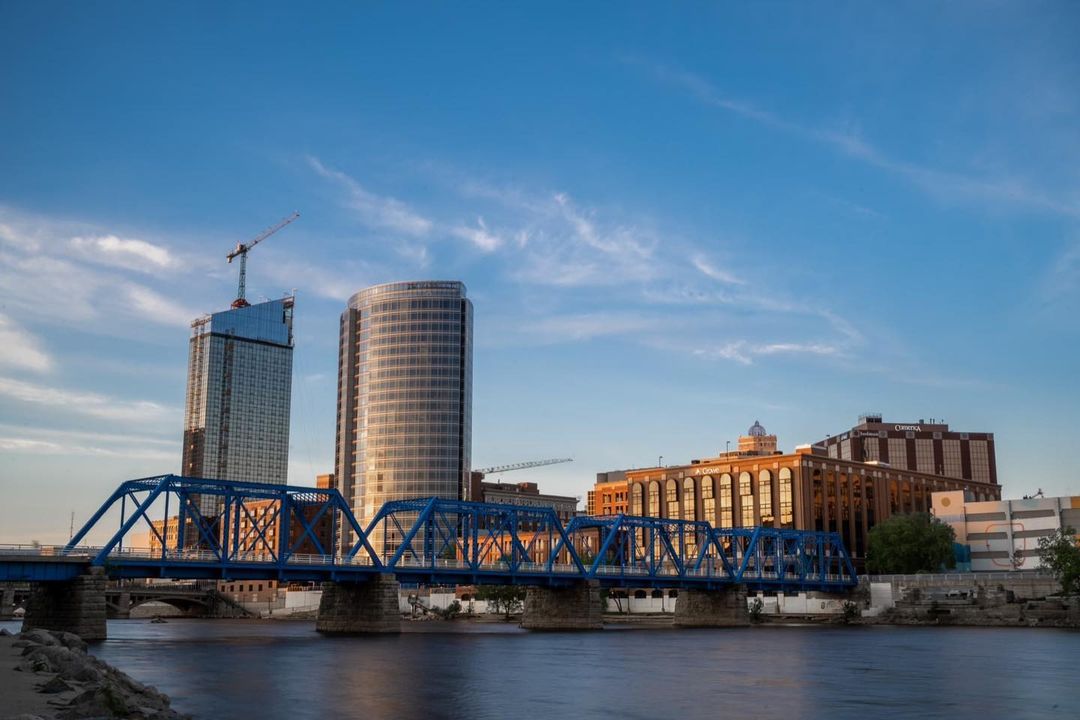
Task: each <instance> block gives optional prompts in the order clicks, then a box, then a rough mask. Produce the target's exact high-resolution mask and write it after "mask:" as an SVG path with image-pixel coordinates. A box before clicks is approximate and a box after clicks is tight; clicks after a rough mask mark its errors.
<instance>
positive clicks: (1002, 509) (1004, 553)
mask: <svg viewBox="0 0 1080 720" xmlns="http://www.w3.org/2000/svg"><path fill="white" fill-rule="evenodd" d="M932 503H933V513H934V515H935V516H936V517H937V518H938V519H939V520H941V521H942V522H944V523H947V524H948V525H950V526H952V529H953V531H954V532H955V533H956V542H957V543H958V544H959V545H960V546H962V547H963V548H964V549H965V551H964V552H963V553H959V555H960V557H958V561H959V562H958V564H959V565H960V567H958V568H957V569H958V570H973V571H990V570H996V571H1002V570H1034V569H1036V568H1038V567H1039V539H1040V538H1044V537H1049V536H1050V535H1052V534H1054V533H1055V532H1056V531H1057V530H1058V529H1059V528H1072V529H1073V530H1074V531H1077V530H1080V495H1073V496H1069V497H1050V498H1048V497H1031V498H1023V499H1020V500H983V501H979V500H976V499H975V497H973V496H972V494H971V493H969V492H965V491H963V490H952V491H947V492H936V493H933V495H932ZM965 566H966V567H965Z"/></svg>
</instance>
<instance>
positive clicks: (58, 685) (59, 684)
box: [38, 675, 75, 695]
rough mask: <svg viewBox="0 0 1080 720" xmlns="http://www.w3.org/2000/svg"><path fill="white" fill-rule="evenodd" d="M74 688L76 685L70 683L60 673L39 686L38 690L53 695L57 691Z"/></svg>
mask: <svg viewBox="0 0 1080 720" xmlns="http://www.w3.org/2000/svg"><path fill="white" fill-rule="evenodd" d="M74 689H75V688H74V687H72V686H71V685H68V684H67V683H66V682H64V680H63V679H62V678H61V677H60V676H59V675H57V676H56V677H54V678H53V679H52V680H50V681H49V682H47V683H45V684H44V685H42V686H41V687H39V688H38V692H39V693H46V694H48V695H53V694H56V693H62V692H67V691H69V690H74Z"/></svg>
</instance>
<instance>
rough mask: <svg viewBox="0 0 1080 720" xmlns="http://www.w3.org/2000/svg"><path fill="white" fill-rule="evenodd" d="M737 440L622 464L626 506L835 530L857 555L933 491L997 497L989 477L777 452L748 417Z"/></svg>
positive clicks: (651, 512)
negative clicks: (706, 451)
mask: <svg viewBox="0 0 1080 720" xmlns="http://www.w3.org/2000/svg"><path fill="white" fill-rule="evenodd" d="M739 446H740V449H739V450H736V451H732V452H727V453H721V454H719V455H717V456H716V457H713V458H708V459H703V460H692V461H691V462H690V463H689V464H688V465H677V466H669V467H654V468H640V469H636V470H627V471H626V476H627V481H628V484H629V491H630V514H632V515H644V516H649V517H665V518H679V519H689V520H705V521H707V522H709V523H711V524H712V525H714V526H716V527H756V526H763V527H775V528H791V529H800V530H823V531H831V532H837V533H840V535H841V537H842V538H843V540H844V544H845V545H846V547H847V548H848V550H849V552H851V553H852V555H853V556H854V557H855V558H856V559H861V558H863V557H864V556H865V553H866V536H867V533H868V532H869V530H870V528H871V527H873V526H874V525H875V524H876V523H878V522H881V521H882V520H884V519H886V518H887V517H889V516H890V515H893V514H896V513H908V512H929V511H930V509H931V505H932V502H931V494H932V493H934V492H939V491H944V490H964V491H967V492H968V493H970V496H971V497H972V498H976V499H979V500H996V499H999V498H1000V497H1001V488H1000V487H999V486H998V485H996V484H993V483H989V482H975V481H965V480H962V479H956V478H948V477H943V476H939V475H930V474H926V473H919V472H912V471H909V470H897V469H894V468H889V467H887V466H883V465H880V464H872V463H861V462H854V461H850V460H839V459H837V458H830V457H829V456H828V451H827V450H826V448H825V447H824V446H822V445H815V446H810V445H804V446H800V447H798V448H796V449H795V451H794V452H792V453H783V452H780V451H779V450H776V437H775V436H773V435H769V434H768V433H766V431H765V429H764V428H763V427H761V425H760V424H759V423H756V422H755V423H754V427H752V428H751V429H750V431H749V432H748V433H747V435H745V436H743V437H742V438H740V442H739Z"/></svg>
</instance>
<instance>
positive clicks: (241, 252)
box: [225, 212, 300, 308]
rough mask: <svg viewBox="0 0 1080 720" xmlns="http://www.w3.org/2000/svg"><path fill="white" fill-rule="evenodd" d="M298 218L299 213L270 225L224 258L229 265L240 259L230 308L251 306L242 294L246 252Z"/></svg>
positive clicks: (243, 291)
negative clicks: (234, 292)
mask: <svg viewBox="0 0 1080 720" xmlns="http://www.w3.org/2000/svg"><path fill="white" fill-rule="evenodd" d="M298 217H300V213H299V212H294V213H293V214H292V215H290V216H289V217H287V218H284V219H283V220H281V222H279V223H278V224H277V225H272V226H271V227H268V228H266V229H265V230H263V231H262V232H261V233H259V234H258V235H256V236H255V238H253V239H252V240H249V241H248V242H247V243H236V249H235V250H233V251H232V252H231V253H229V254H228V255H226V256H225V259H226V260H228V261H229V263H230V264H231V263H232V261H233V259H234V258H237V257H238V258H240V282H239V284H238V285H237V289H236V299H235V300H233V301H232V306H233V307H234V308H242V307H247V306H248V305H250V304H251V303H249V302H248V301H247V300H246V299H245V298H244V293H245V290H246V289H247V288H246V285H247V254H248V250H250V249H251V248H253V247H255V246H256V245H258V244H259V243H261V242H262V241H263V240H265V239H266V238H268V237H270V236H271V235H273V234H274V233H276V232H277V231H278V230H280V229H281V228H283V227H285V226H286V225H288V224H289V223H291V222H293V221H294V220H296V218H298Z"/></svg>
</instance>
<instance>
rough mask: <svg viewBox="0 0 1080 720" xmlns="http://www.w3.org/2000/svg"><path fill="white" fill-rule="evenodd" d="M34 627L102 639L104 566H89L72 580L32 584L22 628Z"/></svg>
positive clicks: (85, 637) (103, 633)
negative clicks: (83, 572)
mask: <svg viewBox="0 0 1080 720" xmlns="http://www.w3.org/2000/svg"><path fill="white" fill-rule="evenodd" d="M36 628H41V629H43V630H62V631H64V632H69V633H75V634H76V635H78V636H79V637H81V638H82V639H83V640H86V641H87V642H94V641H96V640H104V639H105V636H106V631H105V569H104V568H100V567H92V568H89V570H88V571H87V572H86V574H84V575H79V576H78V577H76V578H74V579H73V580H66V581H64V582H41V583H34V584H32V585H31V590H30V598H29V599H28V600H27V602H26V615H25V616H24V617H23V627H22V629H23V630H24V631H25V630H33V629H36Z"/></svg>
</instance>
